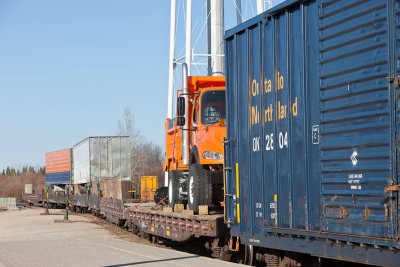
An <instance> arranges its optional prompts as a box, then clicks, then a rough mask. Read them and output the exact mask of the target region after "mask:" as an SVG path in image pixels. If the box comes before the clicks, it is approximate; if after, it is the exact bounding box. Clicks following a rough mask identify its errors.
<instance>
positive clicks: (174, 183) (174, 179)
mask: <svg viewBox="0 0 400 267" xmlns="http://www.w3.org/2000/svg"><path fill="white" fill-rule="evenodd" d="M168 177H169V179H168V204H169V206H170V207H174V205H175V204H177V203H180V202H179V175H177V174H176V172H173V171H172V172H169V175H168Z"/></svg>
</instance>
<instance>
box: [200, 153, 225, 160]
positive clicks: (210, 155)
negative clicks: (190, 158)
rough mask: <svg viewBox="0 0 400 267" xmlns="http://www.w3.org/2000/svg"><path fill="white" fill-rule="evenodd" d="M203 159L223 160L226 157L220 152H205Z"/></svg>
mask: <svg viewBox="0 0 400 267" xmlns="http://www.w3.org/2000/svg"><path fill="white" fill-rule="evenodd" d="M203 158H204V159H223V158H224V155H222V154H221V153H219V152H215V151H204V152H203Z"/></svg>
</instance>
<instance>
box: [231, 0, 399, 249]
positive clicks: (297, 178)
mask: <svg viewBox="0 0 400 267" xmlns="http://www.w3.org/2000/svg"><path fill="white" fill-rule="evenodd" d="M268 13H269V14H268ZM399 37H400V0H387V1H383V0H382V1H368V0H362V1H357V0H352V1H345V0H335V1H333V0H332V1H328V0H316V1H305V2H301V1H298V2H296V1H288V2H287V3H286V4H285V3H284V4H282V5H281V6H280V7H279V8H275V9H273V10H272V11H270V12H268V11H267V12H266V13H265V14H262V15H260V16H257V17H256V18H254V19H252V20H250V21H248V22H245V23H244V24H243V25H239V26H238V27H236V28H234V29H232V30H229V31H228V32H227V34H226V36H225V38H226V43H225V47H226V66H227V70H226V73H227V91H226V96H227V115H228V117H227V144H226V152H225V166H226V167H227V169H228V171H227V173H226V188H227V199H226V208H227V214H226V219H227V221H228V222H229V226H230V227H231V229H232V234H233V235H238V236H240V238H241V242H243V243H247V244H258V245H259V244H260V243H261V244H262V246H266V247H269V246H271V244H263V240H264V242H268V241H267V240H269V239H268V238H267V237H266V236H268V233H269V232H278V233H279V232H280V231H286V230H284V229H283V228H288V229H292V230H303V229H304V230H310V231H315V233H317V234H318V235H321V236H324V235H325V236H326V237H328V235H329V238H331V237H332V236H335V237H336V238H338V239H340V238H343V237H349V236H348V235H336V234H335V233H340V234H352V237H354V240H357V238H359V239H363V240H362V242H367V243H368V242H370V243H371V244H374V242H375V241H376V240H377V239H375V237H379V238H381V239H379V240H380V241H384V242H388V243H391V242H394V240H393V239H394V238H396V237H397V236H398V232H397V231H398V229H397V228H398V218H399V219H400V217H399V216H400V213H399V211H398V208H399V207H400V203H398V192H396V191H394V192H389V193H385V188H386V187H387V186H388V185H396V184H399V179H398V162H400V153H398V152H397V151H396V149H397V150H398V149H400V147H398V146H399V144H400V143H399V142H398V138H397V135H398V133H399V130H400V129H399V127H400V116H399V115H398V114H397V113H398V109H399V108H400V107H399V105H400V101H399V100H397V101H395V99H396V98H395V97H396V95H397V96H399V88H395V83H389V82H388V79H387V78H388V77H392V78H395V77H398V76H399V74H400V39H399ZM269 83H270V84H271V88H272V89H271V90H269V89H268V84H269ZM278 112H280V113H281V114H280V115H278V114H277V113H278ZM294 113H297V114H296V116H294ZM286 136H287V138H286ZM286 140H287V141H286ZM396 153H397V155H398V157H399V159H398V161H396V158H395V155H396ZM237 170H238V172H237ZM237 183H238V185H239V186H236V184H237ZM277 227H279V228H277ZM327 232H328V233H329V234H328V233H327ZM286 233H290V231H286ZM297 233H299V231H297ZM370 237H371V238H370Z"/></svg>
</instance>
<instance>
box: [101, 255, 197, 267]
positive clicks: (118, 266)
mask: <svg viewBox="0 0 400 267" xmlns="http://www.w3.org/2000/svg"><path fill="white" fill-rule="evenodd" d="M198 257H199V256H187V257H179V258H169V259H160V260H149V261H138V262H130V263H124V264H115V265H106V266H103V267H120V266H131V265H141V264H148V263H156V262H165V261H178V260H185V259H194V258H198Z"/></svg>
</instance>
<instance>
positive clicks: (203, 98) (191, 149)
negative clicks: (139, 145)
mask: <svg viewBox="0 0 400 267" xmlns="http://www.w3.org/2000/svg"><path fill="white" fill-rule="evenodd" d="M182 87H183V88H182V89H181V90H178V91H177V95H178V98H177V108H176V111H177V112H176V113H177V114H176V115H177V117H176V118H175V119H172V120H171V119H167V120H166V123H165V129H166V139H165V140H166V146H165V147H166V159H165V172H166V174H168V195H169V204H170V205H171V206H173V205H174V204H176V203H185V202H186V201H187V204H188V207H189V208H190V209H192V210H194V211H196V210H198V206H199V205H208V206H218V205H220V203H221V201H223V194H224V193H223V161H224V155H223V151H224V147H223V140H224V138H225V136H226V128H225V79H224V77H221V76H187V71H186V65H185V64H183V85H182Z"/></svg>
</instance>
